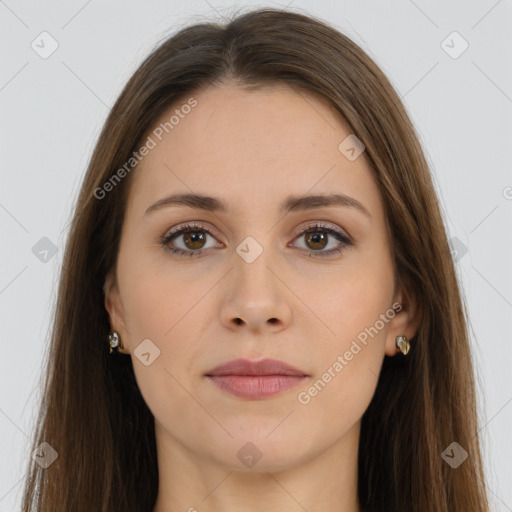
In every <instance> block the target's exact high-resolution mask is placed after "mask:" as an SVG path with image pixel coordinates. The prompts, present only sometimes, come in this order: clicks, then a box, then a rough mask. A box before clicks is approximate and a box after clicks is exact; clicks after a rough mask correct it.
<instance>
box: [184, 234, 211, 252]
mask: <svg viewBox="0 0 512 512" xmlns="http://www.w3.org/2000/svg"><path fill="white" fill-rule="evenodd" d="M183 238H184V241H185V245H186V246H187V247H188V248H189V249H201V247H202V246H203V244H204V242H205V240H206V237H205V235H204V232H202V231H188V232H186V233H183ZM189 242H191V243H192V244H193V246H192V247H190V246H189V245H188V243H189ZM201 242H202V244H201ZM197 243H199V244H200V246H199V247H198V246H196V245H195V244H197Z"/></svg>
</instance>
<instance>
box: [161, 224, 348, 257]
mask: <svg viewBox="0 0 512 512" xmlns="http://www.w3.org/2000/svg"><path fill="white" fill-rule="evenodd" d="M194 231H204V232H205V233H207V234H208V235H210V236H212V237H213V236H214V235H213V234H212V233H211V232H210V231H209V230H208V229H206V228H204V227H203V226H201V225H198V224H195V223H193V224H185V225H183V226H181V227H180V228H179V229H176V230H174V231H172V232H171V233H169V234H168V235H164V236H163V237H162V238H161V240H160V243H161V245H162V247H163V248H164V249H165V250H167V251H169V252H170V253H171V254H177V255H179V256H188V257H196V256H199V255H201V254H202V253H203V252H206V251H207V250H208V249H198V250H196V251H193V250H187V251H185V250H183V249H177V248H175V247H170V246H169V245H168V244H169V242H170V241H171V240H173V239H174V238H178V237H179V236H180V235H183V234H185V233H188V232H194ZM317 231H324V232H326V233H328V234H330V235H332V236H334V238H336V239H337V240H339V241H340V242H341V243H340V244H339V246H338V247H336V248H335V249H330V250H329V251H309V253H308V255H309V256H311V257H320V258H324V257H327V256H333V255H334V254H339V253H341V252H342V251H343V250H345V248H346V247H348V246H351V245H354V243H353V242H352V240H351V239H350V238H348V237H347V236H346V235H345V234H343V233H342V232H341V231H338V230H337V229H333V228H332V227H330V226H328V225H325V224H322V223H315V224H313V225H311V226H308V227H307V228H306V229H302V230H299V231H298V232H296V233H295V237H298V236H301V235H307V234H308V233H315V232H317ZM304 250H305V249H304Z"/></svg>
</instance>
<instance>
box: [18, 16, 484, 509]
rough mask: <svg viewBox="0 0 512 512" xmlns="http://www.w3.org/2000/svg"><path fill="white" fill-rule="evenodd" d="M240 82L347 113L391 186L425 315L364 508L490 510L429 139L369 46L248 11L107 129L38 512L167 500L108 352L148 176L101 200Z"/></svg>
mask: <svg viewBox="0 0 512 512" xmlns="http://www.w3.org/2000/svg"><path fill="white" fill-rule="evenodd" d="M226 81H232V82H234V83H236V84H237V85H239V86H240V87H244V88H246V89H247V90H253V89H255V88H258V87H261V86H264V85H272V84H279V83H286V84H288V85H291V86H293V87H295V88H297V90H299V89H300V90H302V91H308V92H310V93H312V94H317V95H320V96H322V97H323V98H326V99H327V100H328V101H329V102H330V103H331V104H332V105H333V106H334V107H335V108H336V109H337V110H338V111H339V113H340V115H341V116H343V118H344V119H345V120H346V122H347V123H348V125H349V126H350V128H351V130H352V132H353V133H354V134H355V135H356V136H357V137H358V138H359V139H360V140H361V141H362V142H363V144H364V145H365V148H366V149H365V153H364V155H365V158H366V159H367V161H368V163H369V165H370V166H371V170H372V173H373V176H374V178H375V180H376V182H377V184H378V186H379V189H380V193H381V195H382V198H383V201H384V204H385V211H386V216H387V218H386V220H387V222H388V225H389V229H390V233H391V236H392V251H393V255H394V261H395V270H396V276H395V277H396V279H397V280H398V282H400V283H401V284H402V285H403V286H404V287H405V288H406V290H407V293H409V294H410V295H412V296H414V297H415V299H416V301H417V304H418V305H419V308H420V310H421V323H420V326H419V328H418V332H417V333H416V335H415V336H414V338H413V339H412V340H411V346H412V348H411V352H410V353H409V354H408V355H407V356H406V357H403V356H401V355H399V356H397V357H387V356H386V357H385V358H384V363H383V368H382V371H381V374H380V375H379V381H378V384H377V389H376V392H375V395H374V397H373V399H372V401H371V403H370V405H369V407H368V409H367V410H366V411H365V413H364V415H363V418H362V425H361V435H360V444H359V465H358V495H359V500H360V504H361V507H362V510H364V511H368V512H369V511H383V512H386V511H389V512H391V511H392V512H439V511H449V512H468V511H471V512H488V510H489V508H488V501H487V500H488V498H487V491H486V485H485V479H484V474H483V467H482V460H481V454H480V444H479V435H478V428H477V410H476V397H475V378H474V368H473V362H472V358H471V353H470V343H469V337H468V320H467V312H466V307H465V304H464V303H463V301H462V299H461V291H460V289H459V285H458V281H457V277H456V272H455V269H454V263H453V260H452V256H451V252H450V248H449V244H448V241H447V236H446V231H445V227H444V224H443V219H442V216H441V213H440V208H439V205H438V199H437V197H436V193H435V189H434V187H433V183H432V179H431V175H430V170H429V167H428V164H427V162H426V159H425V156H424V154H423V151H422V149H421V147H420V143H419V140H418V136H417V134H416V132H415V129H414V127H413V125H412V123H411V121H410V119H409V117H408V115H407V113H406V111H405V109H404V107H403V105H402V103H401V101H400V98H399V97H398V95H397V93H396V92H395V90H394V89H393V87H392V86H391V84H390V82H389V81H388V79H387V78H386V77H385V75H384V74H383V73H382V71H381V70H380V69H379V68H378V67H377V65H376V64H375V63H374V62H373V61H372V60H371V58H370V57H369V56H368V55H367V54H366V53H365V52H364V51H363V50H362V49H361V48H360V47H359V46H358V45H356V44H355V43H354V42H352V41H351V40H350V39H349V38H348V37H347V36H345V35H343V34H342V33H340V32H339V31H338V30H336V29H334V28H333V27H330V26H329V25H328V24H327V23H325V22H323V21H321V20H319V19H316V18H314V17H312V16H309V15H306V14H301V13H297V12H290V11H281V10H277V9H270V8H264V9H258V10H253V11H249V12H246V13H243V14H240V13H238V14H237V16H233V18H232V19H231V20H229V21H228V22H226V23H225V24H221V23H206V22H204V23H198V24H195V25H192V26H189V27H185V28H183V29H181V30H179V31H178V32H177V33H176V34H175V35H173V36H172V37H169V38H166V39H165V40H164V41H162V42H161V43H160V44H159V45H158V47H157V48H156V49H155V50H154V51H153V52H152V53H151V54H150V55H149V56H148V57H147V58H146V60H145V61H144V62H143V63H142V64H141V65H140V67H139V68H138V69H137V71H136V72H135V73H134V75H133V76H132V77H131V79H130V80H129V81H128V83H127V84H126V86H125V87H124V90H123V91H122V93H121V95H120V97H119V98H118V100H117V101H116V103H115V105H114V107H113V108H112V110H111V112H110V114H109V116H108V118H107V120H106V122H105V125H104V127H103V130H102V132H101V135H100V137H99V140H98V142H97V145H96V147H95V149H94V152H93V154H92V157H91V160H90V163H89V166H88V169H87V173H86V175H85V178H84V181H83V185H82V188H81V191H80V195H79V198H78V202H77V205H76V210H75V214H74V217H73V220H72V224H71V227H70V232H69V235H68V239H67V245H66V248H65V254H64V260H63V268H62V274H61V278H60V283H59V289H58V298H57V303H56V308H55V317H54V323H53V326H52V331H51V341H50V347H49V352H48V355H47V372H46V373H45V375H44V377H45V380H44V386H43V400H42V404H41V408H40V411H39V417H38V421H37V425H36V427H35V428H34V430H35V435H34V440H33V446H32V449H33V450H35V449H37V448H38V447H39V446H40V445H41V443H43V442H46V443H48V444H49V445H50V446H51V447H52V449H53V450H55V451H56V453H57V455H58V457H57V458H56V459H55V460H54V461H53V462H52V463H51V464H50V465H49V466H48V467H42V466H41V465H40V464H37V463H36V462H34V461H33V460H32V459H30V460H29V470H28V478H27V480H26V487H25V489H24V495H23V504H22V506H23V512H30V511H31V510H37V511H39V512H69V511H73V512H151V511H152V508H153V506H154V503H155V500H156V496H157V491H158V470H157V453H156V445H155V433H154V418H153V416H152V414H151V412H150V411H149V409H148V407H147V406H146V404H145V402H144V400H143V398H142V396H141V394H140V391H139V389H138V387H137V384H136V381H135V377H134V373H133V369H132V363H131V359H130V358H129V357H124V356H122V355H118V354H113V355H110V354H109V350H108V344H107V341H106V335H107V333H108V332H109V327H110V326H109V319H108V315H107V312H106V309H105V307H104V292H103V285H104V282H105V277H106V275H107V273H108V272H109V271H110V270H111V269H112V268H114V266H115V263H116V258H117V253H118V248H119V239H120V233H121V226H122V223H123V215H124V211H125V205H126V197H127V191H128V186H129V184H130V182H131V181H132V175H133V173H134V172H136V170H131V171H130V172H127V173H126V176H125V177H123V179H121V180H117V181H116V182H115V184H114V185H112V187H111V190H110V191H109V193H108V195H107V196H106V197H105V198H98V197H99V194H98V193H97V191H98V189H99V188H101V187H102V186H103V185H104V184H105V183H106V182H107V181H108V180H109V179H111V178H112V176H113V175H114V174H115V173H116V171H117V170H118V169H120V168H122V167H123V166H124V165H125V164H126V162H127V161H129V159H130V157H131V156H132V154H133V152H134V151H136V150H137V149H138V147H139V145H140V144H141V140H142V139H141V138H142V136H143V135H144V134H145V133H146V132H147V130H148V129H150V128H151V126H152V124H153V123H154V121H155V120H156V119H157V117H158V116H159V115H160V114H161V113H162V111H163V110H164V109H166V108H168V107H169V106H171V105H172V104H176V103H177V102H178V101H180V100H182V99H183V98H186V97H189V96H191V95H193V93H194V91H197V90H199V88H203V87H208V86H215V84H220V83H222V82H226ZM134 169H135V168H134ZM111 183H113V182H111ZM95 191H96V194H95ZM452 442H457V443H458V444H459V445H460V446H461V447H462V448H463V449H464V450H465V451H466V452H467V453H468V454H469V456H468V457H467V459H466V460H465V461H464V462H463V463H462V464H461V465H460V466H459V467H457V468H456V469H455V468H453V467H452V466H451V465H450V464H448V463H447V462H446V460H445V458H443V457H442V454H443V451H444V450H445V449H446V448H447V447H449V445H450V444H451V443H452ZM44 447H46V448H44ZM40 449H46V452H45V457H49V456H50V455H48V454H51V453H53V452H51V450H49V447H47V446H46V445H44V446H43V448H40ZM43 451H44V450H43ZM43 458H44V457H43ZM47 460H50V459H47ZM31 507H33V508H31Z"/></svg>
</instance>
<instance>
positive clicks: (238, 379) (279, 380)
mask: <svg viewBox="0 0 512 512" xmlns="http://www.w3.org/2000/svg"><path fill="white" fill-rule="evenodd" d="M208 378H209V379H210V380H211V381H212V382H213V383H214V384H215V385H216V386H217V387H219V388H220V389H222V390H223V391H226V392H227V393H230V394H232V395H235V396H238V397H240V398H248V399H252V400H257V399H259V398H266V397H268V396H273V395H277V394H278V393H281V392H283V391H287V390H288V389H291V388H294V387H295V386H297V384H299V383H300V382H302V381H304V379H306V377H305V376H297V375H208Z"/></svg>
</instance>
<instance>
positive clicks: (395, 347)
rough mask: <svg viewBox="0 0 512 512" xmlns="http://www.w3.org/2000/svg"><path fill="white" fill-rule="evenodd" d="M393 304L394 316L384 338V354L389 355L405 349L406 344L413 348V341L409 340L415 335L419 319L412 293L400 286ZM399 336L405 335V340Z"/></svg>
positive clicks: (416, 303) (419, 315)
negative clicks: (394, 305) (394, 306)
mask: <svg viewBox="0 0 512 512" xmlns="http://www.w3.org/2000/svg"><path fill="white" fill-rule="evenodd" d="M393 304H397V307H396V308H393V309H395V316H394V317H393V318H392V319H391V321H390V322H389V331H388V336H387V338H386V355H387V356H391V357H392V356H395V355H396V354H398V353H400V352H401V351H407V344H409V345H410V350H414V341H413V342H411V339H412V338H414V336H415V335H416V333H417V331H418V328H419V325H420V321H421V311H420V309H419V307H418V302H417V299H416V297H415V296H414V295H413V294H411V293H407V292H404V289H403V288H400V290H399V292H398V293H397V294H396V297H395V301H394V303H393ZM398 304H399V305H400V306H398ZM401 337H405V338H406V339H407V342H406V341H405V339H404V338H401ZM397 338H398V339H397Z"/></svg>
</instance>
